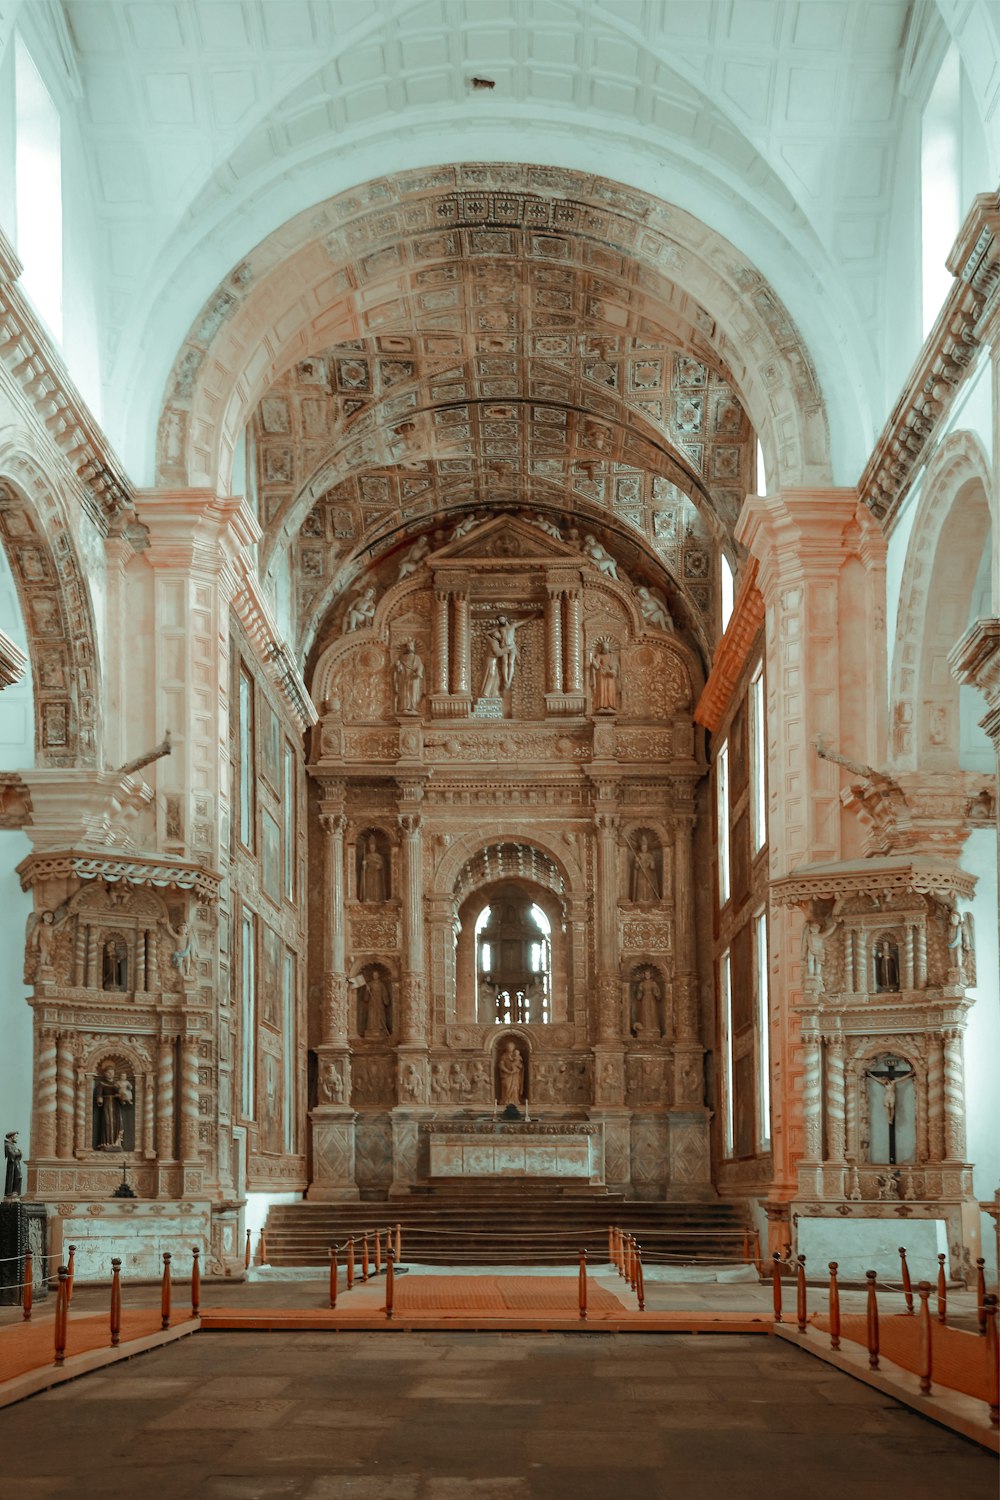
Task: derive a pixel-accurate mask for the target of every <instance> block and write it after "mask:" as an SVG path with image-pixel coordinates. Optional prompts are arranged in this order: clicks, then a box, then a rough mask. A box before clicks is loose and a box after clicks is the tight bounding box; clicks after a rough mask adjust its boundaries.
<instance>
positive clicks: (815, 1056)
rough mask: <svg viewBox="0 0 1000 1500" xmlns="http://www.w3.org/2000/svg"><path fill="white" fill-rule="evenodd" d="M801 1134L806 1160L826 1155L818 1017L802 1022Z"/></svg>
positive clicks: (818, 1159) (817, 1159) (821, 1054)
mask: <svg viewBox="0 0 1000 1500" xmlns="http://www.w3.org/2000/svg"><path fill="white" fill-rule="evenodd" d="M802 1137H803V1156H804V1158H805V1160H806V1161H820V1160H821V1158H822V1155H823V1053H822V1044H821V1042H820V1035H819V1032H818V1031H817V1030H816V1018H815V1017H814V1016H810V1017H808V1018H807V1020H806V1021H804V1022H803V1025H802Z"/></svg>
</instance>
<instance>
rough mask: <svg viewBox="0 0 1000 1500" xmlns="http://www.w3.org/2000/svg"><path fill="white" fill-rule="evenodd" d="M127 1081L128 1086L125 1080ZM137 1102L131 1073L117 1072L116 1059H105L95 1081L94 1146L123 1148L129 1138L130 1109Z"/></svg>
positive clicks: (101, 1148) (114, 1148) (103, 1148)
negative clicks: (127, 1116)
mask: <svg viewBox="0 0 1000 1500" xmlns="http://www.w3.org/2000/svg"><path fill="white" fill-rule="evenodd" d="M123 1082H124V1085H125V1087H124V1089H123V1087H122V1084H123ZM132 1104H133V1098H132V1085H131V1083H130V1082H129V1079H128V1075H127V1074H125V1073H121V1074H119V1075H118V1077H116V1076H115V1069H114V1064H113V1063H110V1062H108V1063H105V1064H104V1067H103V1068H102V1069H101V1071H100V1073H99V1074H98V1075H97V1082H96V1083H95V1085H94V1111H95V1115H96V1121H95V1131H94V1137H95V1138H94V1147H95V1149H96V1150H100V1151H120V1150H121V1149H122V1143H123V1141H124V1139H125V1126H126V1115H125V1111H126V1109H131V1107H132Z"/></svg>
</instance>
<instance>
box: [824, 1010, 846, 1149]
mask: <svg viewBox="0 0 1000 1500" xmlns="http://www.w3.org/2000/svg"><path fill="white" fill-rule="evenodd" d="M826 1147H827V1149H826V1154H827V1157H828V1159H829V1160H830V1161H837V1162H840V1161H843V1160H844V1157H845V1155H846V1153H847V1101H846V1091H845V1089H844V1038H843V1036H842V1035H840V1033H839V1032H838V1033H836V1034H835V1035H834V1036H832V1037H830V1038H829V1039H828V1041H827V1048H826Z"/></svg>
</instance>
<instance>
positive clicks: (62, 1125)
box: [56, 1033, 73, 1157]
mask: <svg viewBox="0 0 1000 1500" xmlns="http://www.w3.org/2000/svg"><path fill="white" fill-rule="evenodd" d="M56 1155H57V1156H61V1157H71V1156H72V1155H73V1040H72V1038H71V1037H69V1036H67V1035H66V1034H65V1033H63V1035H62V1036H60V1038H59V1041H58V1043H57V1046H56Z"/></svg>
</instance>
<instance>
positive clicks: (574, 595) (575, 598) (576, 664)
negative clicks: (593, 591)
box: [564, 589, 583, 693]
mask: <svg viewBox="0 0 1000 1500" xmlns="http://www.w3.org/2000/svg"><path fill="white" fill-rule="evenodd" d="M565 597H566V639H565V652H566V671H565V679H564V680H565V683H566V691H567V693H582V692H583V630H582V628H581V623H580V622H581V619H582V601H581V598H580V591H579V589H570V590H569V591H568V592H567V594H566V596H565Z"/></svg>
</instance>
